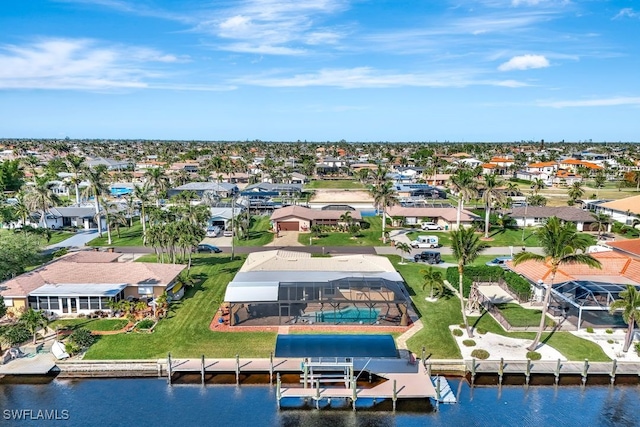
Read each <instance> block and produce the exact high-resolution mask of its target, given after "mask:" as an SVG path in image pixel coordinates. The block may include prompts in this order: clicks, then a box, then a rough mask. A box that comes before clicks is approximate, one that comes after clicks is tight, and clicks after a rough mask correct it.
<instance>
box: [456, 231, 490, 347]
mask: <svg viewBox="0 0 640 427" xmlns="http://www.w3.org/2000/svg"><path fill="white" fill-rule="evenodd" d="M449 235H450V236H451V249H452V251H453V257H454V258H455V259H456V260H458V292H459V293H460V308H461V310H462V319H463V321H464V326H465V328H466V329H467V335H468V336H469V337H470V338H471V337H473V332H472V331H471V328H470V327H469V321H468V320H467V314H466V312H465V306H464V287H463V283H462V281H463V275H464V267H465V266H466V265H467V264H469V263H472V262H473V261H475V259H476V258H478V255H480V254H481V253H482V251H484V250H485V249H486V247H487V246H486V245H485V244H484V243H482V241H481V240H480V237H478V235H477V234H475V232H474V230H473V228H471V227H469V228H464V227H461V228H460V229H458V230H453V231H451V232H450V233H449Z"/></svg>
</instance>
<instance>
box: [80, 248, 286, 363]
mask: <svg viewBox="0 0 640 427" xmlns="http://www.w3.org/2000/svg"><path fill="white" fill-rule="evenodd" d="M153 259H155V257H154V256H149V257H144V258H142V259H141V260H144V261H152V260H153ZM243 262H244V258H243V257H236V259H235V260H234V261H230V259H229V257H227V256H219V255H215V256H211V255H196V256H194V266H193V268H192V269H191V274H192V276H193V277H196V278H198V279H199V280H200V282H199V283H198V284H197V285H195V286H194V287H192V288H189V289H188V290H187V291H186V294H185V296H184V297H183V299H182V300H181V301H178V302H177V303H175V304H174V305H173V307H172V309H171V310H170V312H169V315H168V317H167V318H165V319H162V320H161V321H160V322H159V323H158V325H157V326H156V329H155V331H154V332H153V333H152V334H136V333H130V334H119V335H107V336H100V337H97V338H98V339H97V340H96V343H95V344H94V345H92V346H91V348H89V350H88V352H87V354H86V356H85V359H156V358H162V357H166V356H167V353H169V352H171V354H172V356H175V357H200V356H201V355H205V356H206V357H210V358H214V357H234V356H235V355H236V354H239V355H240V356H241V357H268V356H269V353H270V352H271V351H273V349H274V346H275V338H276V334H275V333H271V332H236V333H229V332H227V333H224V332H214V331H211V330H210V329H209V324H210V323H211V320H212V319H213V316H214V314H215V312H216V310H217V309H218V306H219V303H220V301H222V299H223V297H224V292H225V289H226V286H227V284H228V283H229V281H231V279H232V278H233V276H234V275H235V273H236V272H237V271H238V269H239V268H240V266H241V265H242V263H243Z"/></svg>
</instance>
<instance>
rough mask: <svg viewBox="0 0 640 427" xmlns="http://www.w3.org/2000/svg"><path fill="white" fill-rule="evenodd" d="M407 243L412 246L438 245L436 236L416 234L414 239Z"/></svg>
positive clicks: (430, 246) (428, 246)
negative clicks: (416, 236)
mask: <svg viewBox="0 0 640 427" xmlns="http://www.w3.org/2000/svg"><path fill="white" fill-rule="evenodd" d="M409 245H410V246H411V247H412V248H424V249H426V248H437V247H438V246H440V243H439V242H438V236H418V238H417V239H416V240H413V241H411V243H409Z"/></svg>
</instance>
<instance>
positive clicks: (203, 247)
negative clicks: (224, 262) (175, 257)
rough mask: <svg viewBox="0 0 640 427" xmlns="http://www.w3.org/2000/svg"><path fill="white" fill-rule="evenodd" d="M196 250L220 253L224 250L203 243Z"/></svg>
mask: <svg viewBox="0 0 640 427" xmlns="http://www.w3.org/2000/svg"><path fill="white" fill-rule="evenodd" d="M196 252H207V253H210V254H219V253H220V252H222V249H220V248H219V247H217V246H213V245H207V244H202V245H198V247H197V248H196Z"/></svg>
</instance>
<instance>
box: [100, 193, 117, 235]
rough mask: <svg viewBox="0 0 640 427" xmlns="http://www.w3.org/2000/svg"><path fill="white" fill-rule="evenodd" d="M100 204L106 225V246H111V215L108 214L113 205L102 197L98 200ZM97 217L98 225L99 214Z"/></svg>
mask: <svg viewBox="0 0 640 427" xmlns="http://www.w3.org/2000/svg"><path fill="white" fill-rule="evenodd" d="M100 204H101V205H102V208H103V209H104V220H105V222H106V224H107V245H110V244H111V213H110V212H109V209H110V208H111V207H113V204H112V203H109V202H108V201H107V199H105V198H104V197H101V198H100ZM97 216H98V218H97V219H98V223H100V214H98V215H97ZM118 234H120V232H118Z"/></svg>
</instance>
